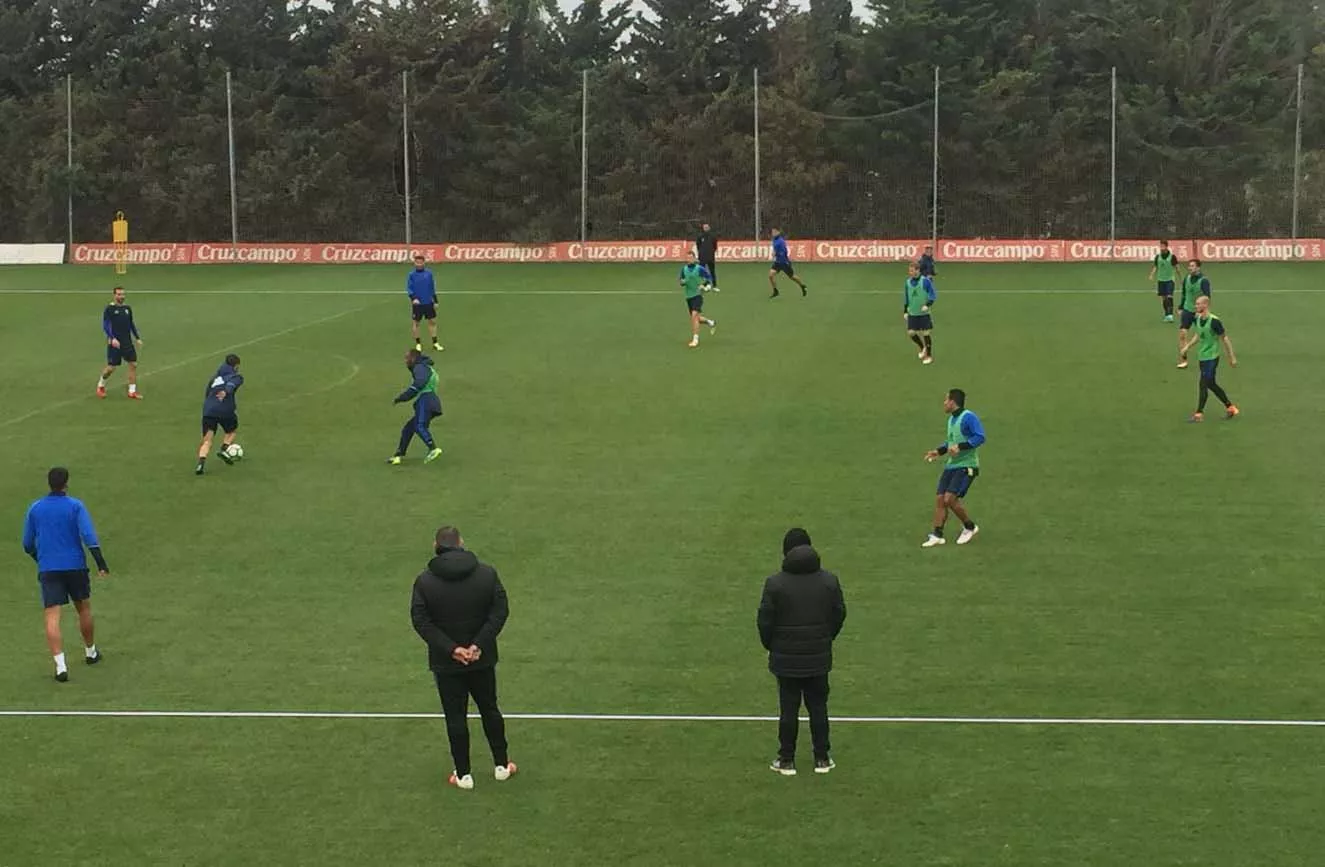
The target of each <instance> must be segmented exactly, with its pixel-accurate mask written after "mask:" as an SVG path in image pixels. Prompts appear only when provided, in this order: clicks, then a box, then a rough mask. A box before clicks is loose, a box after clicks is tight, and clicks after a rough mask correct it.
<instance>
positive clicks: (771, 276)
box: [768, 271, 778, 298]
mask: <svg viewBox="0 0 1325 867" xmlns="http://www.w3.org/2000/svg"><path fill="white" fill-rule="evenodd" d="M777 275H778V272H776V271H769V272H768V285H769V288H771V289H772V290H773V294H772V295H769V296H768V297H769V298H776V297H778V276H777Z"/></svg>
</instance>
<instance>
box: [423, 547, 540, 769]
mask: <svg viewBox="0 0 1325 867" xmlns="http://www.w3.org/2000/svg"><path fill="white" fill-rule="evenodd" d="M434 553H435V554H436V556H435V557H433V558H432V560H430V561H429V562H428V568H427V569H425V570H423V572H421V573H420V574H419V577H417V578H415V579H414V595H413V599H412V600H411V602H410V618H411V619H412V620H413V621H414V631H415V632H417V633H418V634H419V637H420V638H422V639H423V640H424V642H426V643H427V645H428V667H429V668H431V669H432V673H433V678H434V679H435V680H436V681H437V694H438V695H439V696H441V699H442V712H443V713H444V714H445V715H446V736H447V739H448V740H450V742H451V758H452V759H454V760H455V771H454V772H453V773H452V774H451V778H450V780H449V782H450V783H451V785H453V786H457V787H459V788H461V789H472V788H474V778H473V776H471V775H470V768H469V723H468V721H467V719H466V716H467V715H468V713H469V697H470V696H471V695H472V696H473V697H474V704H476V705H477V706H478V712H479V716H480V717H481V718H482V719H483V733H484V734H485V735H487V738H488V746H490V747H491V748H492V759H493V763H494V765H495V768H496V770H495V774H494V775H495V777H496V778H497V779H498V780H505V779H509V778H510V776H511V774H513V773H515V765H514V764H513V763H512V762H511V759H510V756H509V755H507V752H506V721H505V720H504V719H502V715H501V711H500V710H499V709H498V708H497V635H498V633H500V632H501V630H502V627H503V626H505V625H506V617H507V615H508V614H509V613H510V609H509V608H508V607H507V604H506V590H505V588H503V587H502V586H501V579H500V578H499V577H498V576H497V570H496V569H493V568H492V567H491V566H489V565H487V564H486V563H480V562H479V559H478V557H475V556H474V555H473V554H472V553H470V552H469V551H466V550H465V543H464V540H463V539H462V538H461V537H460V531H459V530H457V529H456V528H455V527H443V528H441V529H440V530H438V531H437V537H436V541H435V545H434Z"/></svg>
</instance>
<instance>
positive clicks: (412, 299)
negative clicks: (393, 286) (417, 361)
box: [405, 253, 444, 352]
mask: <svg viewBox="0 0 1325 867" xmlns="http://www.w3.org/2000/svg"><path fill="white" fill-rule="evenodd" d="M405 293H406V294H407V295H409V304H410V317H411V318H412V319H413V322H412V323H411V324H410V328H411V333H412V334H413V335H414V349H415V350H416V351H418V352H422V351H423V344H422V343H420V342H419V320H420V319H427V320H428V333H429V334H431V335H432V348H433V349H435V350H437V351H438V352H441V351H442V350H443V348H444V347H443V346H442V344H440V343H438V342H437V281H436V280H434V279H433V276H432V272H431V271H429V270H428V265H427V262H426V260H425V259H424V258H423V254H422V253H415V254H414V270H413V271H411V272H409V276H408V277H406V278H405Z"/></svg>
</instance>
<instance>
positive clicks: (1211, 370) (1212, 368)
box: [1199, 358, 1219, 382]
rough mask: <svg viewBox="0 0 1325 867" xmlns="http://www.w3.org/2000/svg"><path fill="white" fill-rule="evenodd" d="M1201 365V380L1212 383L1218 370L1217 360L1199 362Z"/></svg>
mask: <svg viewBox="0 0 1325 867" xmlns="http://www.w3.org/2000/svg"><path fill="white" fill-rule="evenodd" d="M1199 363H1200V365H1201V379H1208V380H1210V381H1212V382H1213V381H1214V378H1215V373H1216V372H1217V371H1218V370H1219V359H1218V358H1211V359H1210V360H1209V361H1202V362H1199Z"/></svg>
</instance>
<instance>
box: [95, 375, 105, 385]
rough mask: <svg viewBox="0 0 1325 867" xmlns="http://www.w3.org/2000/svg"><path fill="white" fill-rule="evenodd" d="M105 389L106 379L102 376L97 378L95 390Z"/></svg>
mask: <svg viewBox="0 0 1325 867" xmlns="http://www.w3.org/2000/svg"><path fill="white" fill-rule="evenodd" d="M105 387H106V377H104V376H102V377H98V378H97V388H105Z"/></svg>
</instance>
